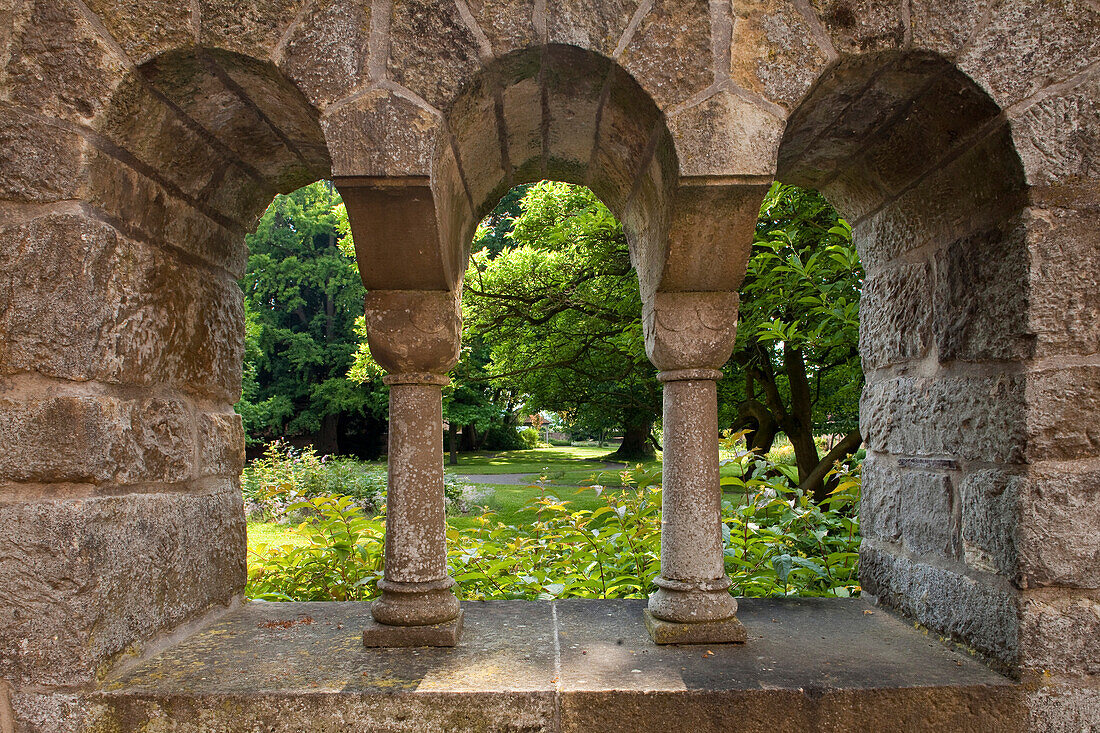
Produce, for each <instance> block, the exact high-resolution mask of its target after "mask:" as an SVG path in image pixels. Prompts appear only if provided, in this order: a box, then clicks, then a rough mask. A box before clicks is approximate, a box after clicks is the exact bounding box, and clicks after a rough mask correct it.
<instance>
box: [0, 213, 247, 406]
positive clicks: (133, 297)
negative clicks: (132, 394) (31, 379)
mask: <svg viewBox="0 0 1100 733" xmlns="http://www.w3.org/2000/svg"><path fill="white" fill-rule="evenodd" d="M0 231H3V236H4V237H5V238H7V239H8V240H9V241H14V242H15V243H16V246H14V247H11V248H8V249H6V250H2V251H0V269H3V271H4V272H6V273H7V275H8V277H9V280H8V283H9V286H8V287H6V288H4V289H2V290H0V305H2V306H3V308H2V309H0V364H2V365H3V366H2V367H0V371H2V372H6V373H9V374H10V373H14V372H19V371H35V372H38V373H40V374H46V375H49V376H53V377H59V378H63V379H75V380H80V381H83V380H90V379H91V380H100V381H106V382H115V383H122V384H138V385H148V384H154V383H168V384H172V385H174V386H176V387H177V388H179V389H182V390H186V391H190V392H193V393H195V394H199V395H203V396H209V397H216V398H221V399H224V400H225V401H227V402H235V401H236V400H237V399H238V397H239V395H240V389H241V387H240V383H241V359H242V354H243V350H244V346H243V329H244V313H243V303H242V296H241V294H240V288H238V287H237V284H236V282H235V281H234V280H233V279H232V278H231V276H228V275H225V274H222V275H220V276H212V275H211V273H210V272H209V271H206V270H203V269H200V268H195V267H191V266H188V265H185V264H183V263H182V262H180V261H179V260H178V259H176V258H175V257H173V256H172V255H169V254H167V253H164V252H159V251H157V250H155V249H152V248H150V247H146V246H142V245H139V244H136V243H134V242H131V241H129V240H127V239H125V238H123V237H121V236H119V235H118V234H117V233H116V232H115V231H114V230H113V229H111V228H110V227H108V226H106V225H104V224H101V223H99V222H93V221H90V220H88V219H85V218H83V217H80V216H76V215H55V216H50V217H43V218H40V219H36V220H34V221H31V222H29V223H27V224H25V225H23V226H20V227H15V228H11V229H6V230H0Z"/></svg>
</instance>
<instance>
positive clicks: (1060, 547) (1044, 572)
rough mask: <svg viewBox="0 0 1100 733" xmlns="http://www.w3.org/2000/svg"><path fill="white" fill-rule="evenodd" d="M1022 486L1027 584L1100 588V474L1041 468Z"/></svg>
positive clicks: (1021, 525)
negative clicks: (1099, 527) (1099, 530)
mask: <svg viewBox="0 0 1100 733" xmlns="http://www.w3.org/2000/svg"><path fill="white" fill-rule="evenodd" d="M1062 465H1065V464H1062ZM1019 486H1020V487H1021V490H1020V492H1019V493H1020V507H1019V527H1018V530H1017V531H1018V533H1019V539H1018V543H1019V555H1020V560H1019V572H1020V578H1021V583H1022V584H1023V585H1024V586H1025V587H1035V586H1043V585H1054V586H1072V587H1077V588H1100V533H1098V532H1097V531H1096V527H1098V526H1100V472H1097V471H1096V469H1094V468H1092V469H1090V468H1087V467H1082V468H1081V469H1079V470H1078V471H1076V472H1074V471H1072V470H1066V469H1065V468H1055V467H1054V466H1052V465H1050V464H1043V463H1040V464H1037V465H1036V466H1034V467H1032V469H1031V473H1030V475H1029V476H1028V477H1027V479H1026V481H1023V480H1022V481H1020V482H1019Z"/></svg>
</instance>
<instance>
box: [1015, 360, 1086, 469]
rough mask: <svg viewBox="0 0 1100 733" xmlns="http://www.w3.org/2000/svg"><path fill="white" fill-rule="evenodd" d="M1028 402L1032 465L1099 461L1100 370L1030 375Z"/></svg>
mask: <svg viewBox="0 0 1100 733" xmlns="http://www.w3.org/2000/svg"><path fill="white" fill-rule="evenodd" d="M1027 402H1028V420H1027V425H1028V434H1029V440H1028V451H1027V452H1028V457H1029V458H1030V459H1031V461H1033V462H1034V461H1041V460H1052V461H1065V460H1074V459H1078V458H1096V457H1100V434H1098V433H1097V429H1096V416H1097V415H1100V367H1095V366H1093V367H1089V366H1080V367H1070V368H1066V369H1044V370H1041V371H1034V372H1031V373H1030V374H1029V375H1028V377H1027Z"/></svg>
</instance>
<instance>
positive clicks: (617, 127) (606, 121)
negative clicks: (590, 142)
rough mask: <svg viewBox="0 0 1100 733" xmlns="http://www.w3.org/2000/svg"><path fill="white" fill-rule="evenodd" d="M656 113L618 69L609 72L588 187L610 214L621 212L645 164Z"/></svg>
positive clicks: (656, 116) (635, 85)
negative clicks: (602, 202) (608, 209)
mask: <svg viewBox="0 0 1100 733" xmlns="http://www.w3.org/2000/svg"><path fill="white" fill-rule="evenodd" d="M551 114H553V112H551ZM660 114H661V113H660V111H659V110H658V109H657V107H656V106H654V104H653V101H652V100H651V99H650V98H649V96H648V95H647V94H646V92H645V91H644V90H643V89H642V88H641V87H639V86H638V84H637V83H635V82H634V80H633V79H631V78H630V77H629V76H628V75H627V74H625V73H624V72H623V71H622V70H621V69H618V68H615V69H614V70H613V71H612V72H611V79H610V81H609V88H608V95H607V101H606V103H605V104H604V105H603V109H602V110H601V112H600V115H599V129H598V131H597V132H596V152H595V154H594V155H593V156H592V163H593V166H592V169H591V170H590V171H589V176H590V179H589V181H588V184H589V188H591V189H592V190H593V191H594V192H595V193H596V195H597V196H599V197H600V198H601V199H602V200H603V201H604V202H605V203H606V204H607V206H608V208H610V209H611V210H612V211H613V212H615V211H620V212H621V211H622V210H623V208H624V207H625V205H626V202H627V199H628V198H629V196H630V193H631V191H632V190H633V189H634V182H635V180H637V178H638V176H639V175H641V173H642V171H643V170H644V168H645V165H646V163H648V160H647V158H646V154H647V152H648V151H649V150H650V147H649V142H650V138H651V137H652V136H653V135H654V134H655V130H656V128H657V125H658V123H660V122H661V117H660Z"/></svg>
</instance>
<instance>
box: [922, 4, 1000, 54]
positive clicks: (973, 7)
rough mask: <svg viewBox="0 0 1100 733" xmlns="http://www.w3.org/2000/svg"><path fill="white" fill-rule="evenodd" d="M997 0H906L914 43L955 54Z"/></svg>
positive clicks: (936, 50)
mask: <svg viewBox="0 0 1100 733" xmlns="http://www.w3.org/2000/svg"><path fill="white" fill-rule="evenodd" d="M996 4H997V3H996V0H909V28H910V33H911V34H912V36H913V47H914V48H921V49H926V50H929V51H935V52H937V53H941V54H943V55H944V56H946V57H947V58H954V57H955V55H956V54H957V53H958V52H959V50H961V49H962V48H963V46H964V45H965V44H966V42H967V41H968V40H969V39H970V36H971V35H973V34H974V31H975V29H976V28H977V27H978V26H979V25H980V24H981V23H982V21H983V19H984V17H985V11H986V9H987V8H988V7H989V6H990V5H996Z"/></svg>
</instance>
